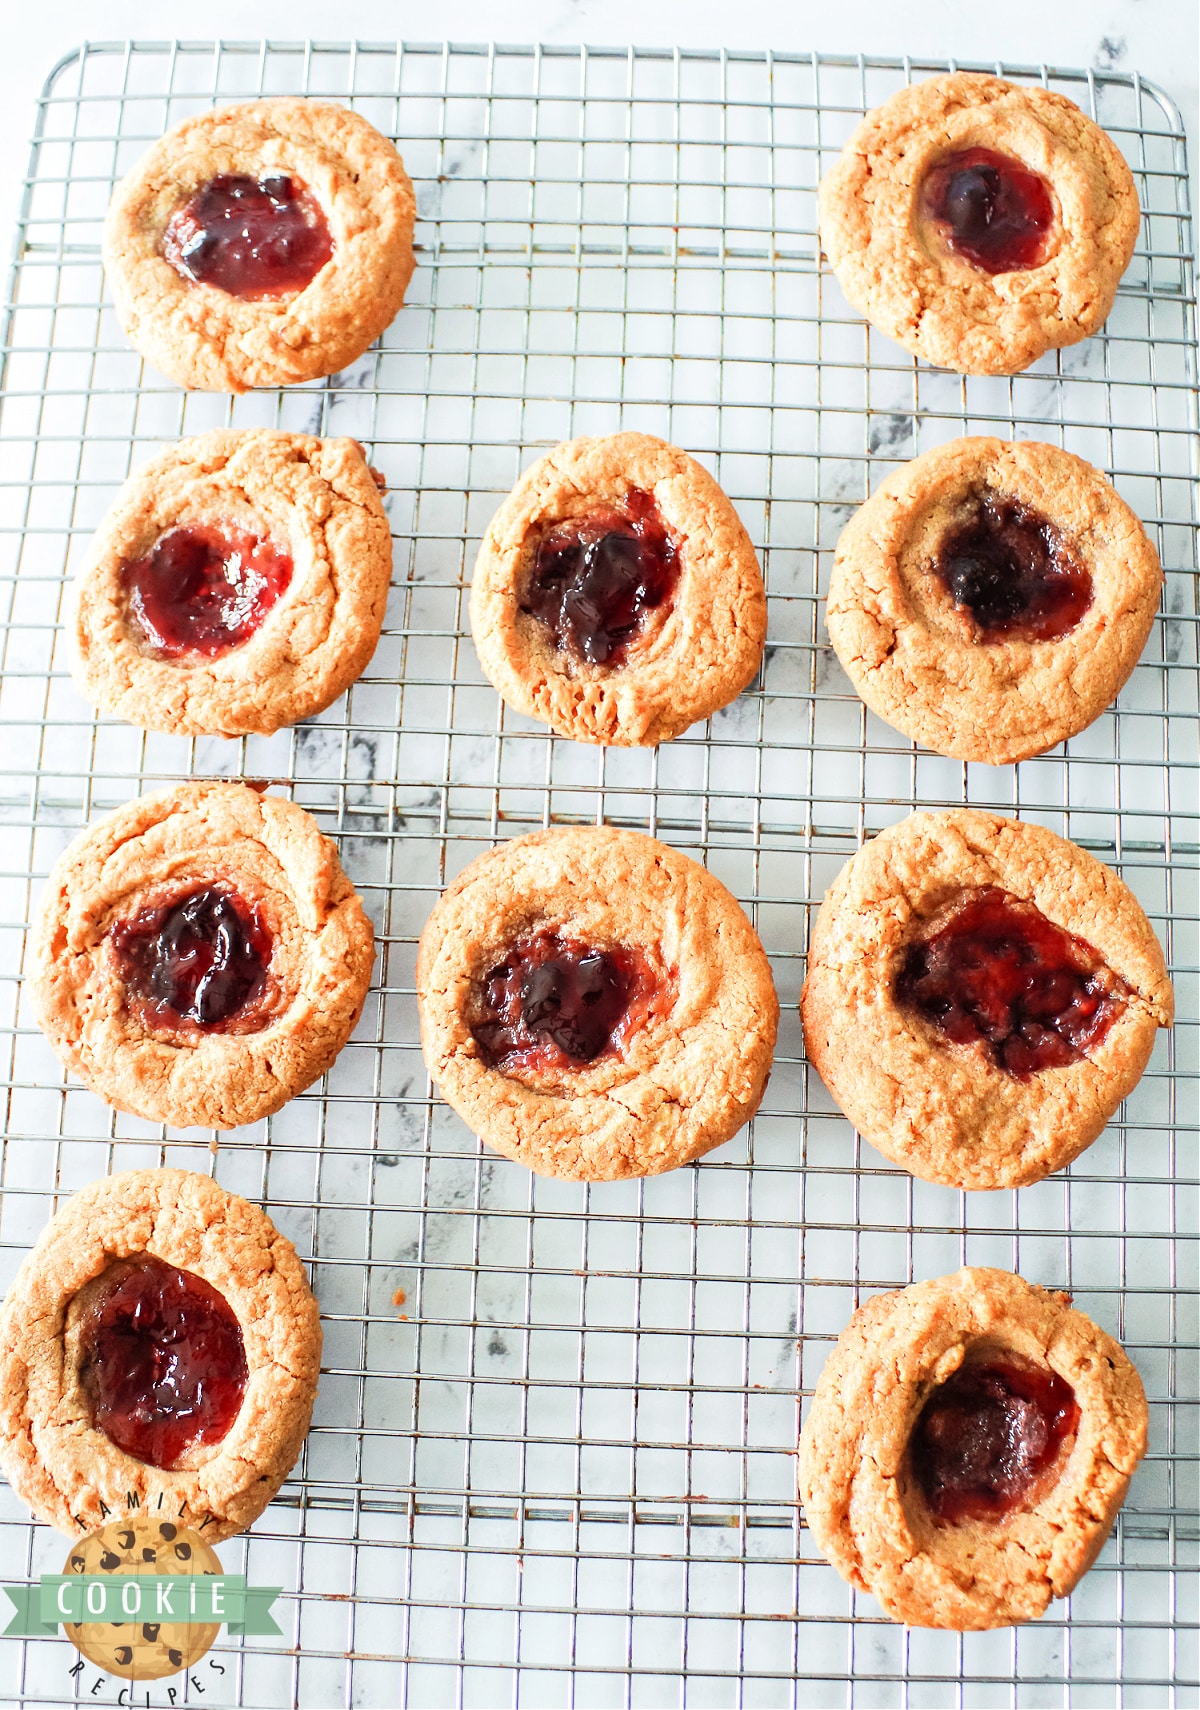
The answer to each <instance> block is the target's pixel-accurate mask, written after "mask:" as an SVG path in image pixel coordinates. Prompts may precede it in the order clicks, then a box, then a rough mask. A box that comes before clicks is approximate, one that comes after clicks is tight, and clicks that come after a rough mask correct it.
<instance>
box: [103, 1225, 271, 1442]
mask: <svg viewBox="0 0 1200 1710" xmlns="http://www.w3.org/2000/svg"><path fill="white" fill-rule="evenodd" d="M101 1285H102V1286H101V1289H100V1292H99V1295H98V1298H97V1299H95V1300H94V1301H93V1303H92V1306H91V1309H90V1312H89V1313H88V1315H87V1317H86V1319H85V1322H84V1324H83V1327H82V1334H81V1338H80V1368H79V1375H80V1380H81V1382H82V1384H83V1389H84V1393H85V1394H86V1395H87V1397H88V1400H89V1401H90V1403H91V1408H92V1424H93V1425H94V1426H95V1427H96V1429H97V1430H100V1431H103V1432H104V1435H105V1436H106V1437H107V1438H108V1440H109V1441H110V1442H111V1443H115V1444H116V1446H117V1448H118V1449H123V1450H124V1451H125V1453H126V1454H127V1455H133V1456H134V1458H135V1459H136V1460H139V1461H144V1462H145V1463H146V1464H147V1465H148V1466H152V1467H166V1468H170V1467H174V1466H178V1464H179V1462H180V1460H181V1459H182V1457H183V1456H184V1455H186V1454H187V1452H188V1451H189V1449H193V1448H196V1447H198V1446H199V1445H201V1444H209V1443H219V1442H220V1441H221V1440H222V1438H223V1437H225V1435H226V1434H227V1433H228V1431H229V1428H230V1426H231V1425H232V1424H233V1422H234V1420H235V1419H236V1418H237V1415H238V1410H239V1408H240V1407H241V1405H242V1396H243V1394H244V1392H245V1388H246V1377H247V1367H246V1350H245V1347H244V1345H243V1342H242V1331H241V1326H240V1325H239V1323H238V1321H237V1319H236V1318H235V1317H234V1314H233V1312H232V1311H231V1309H230V1307H229V1304H228V1302H227V1301H226V1300H225V1297H224V1296H223V1295H221V1294H218V1293H217V1291H216V1289H215V1288H213V1287H212V1286H211V1285H210V1284H209V1283H206V1282H205V1281H204V1279H203V1277H198V1276H195V1275H194V1274H193V1273H192V1272H191V1271H178V1270H176V1269H175V1267H174V1265H168V1264H166V1263H164V1261H163V1260H162V1259H156V1258H153V1257H152V1256H151V1255H150V1254H149V1253H143V1254H141V1255H140V1256H139V1257H137V1258H134V1259H120V1260H118V1261H117V1262H116V1263H115V1264H112V1265H110V1266H109V1268H108V1270H107V1271H106V1272H105V1273H104V1276H103V1278H102V1279H101Z"/></svg>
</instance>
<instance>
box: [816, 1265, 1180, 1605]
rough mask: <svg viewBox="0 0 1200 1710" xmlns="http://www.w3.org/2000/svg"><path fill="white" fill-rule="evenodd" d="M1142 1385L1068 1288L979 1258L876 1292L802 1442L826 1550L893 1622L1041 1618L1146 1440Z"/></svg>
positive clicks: (1094, 1542)
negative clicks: (970, 1265)
mask: <svg viewBox="0 0 1200 1710" xmlns="http://www.w3.org/2000/svg"><path fill="white" fill-rule="evenodd" d="M1146 1427H1147V1408H1146V1397H1145V1393H1144V1392H1143V1389H1142V1384H1141V1380H1140V1378H1139V1377H1138V1374H1137V1372H1136V1370H1135V1369H1134V1367H1133V1366H1132V1365H1131V1363H1130V1361H1129V1359H1128V1358H1127V1356H1126V1354H1125V1351H1124V1349H1123V1348H1121V1346H1120V1344H1119V1343H1117V1342H1114V1341H1113V1339H1112V1337H1111V1336H1107V1335H1105V1333H1104V1331H1103V1330H1100V1329H1098V1328H1097V1326H1096V1325H1095V1324H1093V1323H1092V1322H1091V1320H1090V1319H1089V1318H1085V1317H1084V1315H1083V1313H1082V1312H1077V1311H1075V1310H1074V1309H1073V1308H1072V1306H1071V1299H1070V1296H1069V1295H1066V1294H1057V1293H1053V1292H1051V1291H1050V1290H1048V1289H1043V1288H1036V1287H1034V1286H1033V1285H1032V1284H1030V1283H1027V1282H1026V1281H1025V1280H1024V1279H1023V1278H1022V1277H1019V1276H1014V1275H1012V1274H1011V1273H1010V1272H1008V1271H996V1270H980V1269H965V1270H961V1271H958V1272H956V1273H955V1275H953V1276H949V1277H938V1278H936V1279H935V1280H934V1281H932V1282H924V1283H915V1284H914V1285H913V1286H912V1287H911V1288H905V1289H898V1290H896V1291H895V1292H894V1293H892V1294H877V1295H874V1296H873V1297H872V1298H871V1299H870V1300H868V1301H867V1303H866V1304H865V1305H864V1306H862V1307H860V1308H859V1310H858V1311H857V1312H856V1313H855V1314H854V1317H853V1318H852V1319H851V1320H850V1323H849V1324H848V1325H847V1326H846V1329H845V1330H844V1331H843V1332H842V1334H841V1336H840V1337H839V1339H838V1344H837V1347H836V1348H835V1349H834V1351H833V1353H832V1354H831V1355H830V1356H829V1359H828V1360H827V1362H826V1364H825V1369H824V1371H823V1372H822V1373H821V1377H820V1381H819V1382H818V1384H817V1388H816V1394H815V1395H814V1397H813V1403H812V1409H811V1411H810V1412H809V1415H808V1418H807V1420H806V1422H805V1426H804V1430H803V1432H802V1434H801V1438H800V1462H799V1474H800V1494H801V1497H802V1498H803V1501H804V1513H805V1517H806V1519H807V1520H808V1526H809V1530H810V1531H811V1532H812V1535H813V1538H814V1539H815V1541H816V1544H817V1547H818V1548H819V1549H820V1550H821V1552H822V1554H823V1555H824V1556H826V1557H827V1558H828V1560H829V1561H830V1562H832V1564H833V1566H834V1567H835V1568H836V1569H837V1571H838V1572H839V1573H840V1574H841V1576H842V1578H843V1579H846V1580H849V1582H850V1583H851V1585H856V1586H858V1587H859V1588H860V1589H861V1590H863V1591H870V1592H872V1593H874V1595H875V1596H876V1597H877V1598H878V1599H879V1602H880V1603H881V1604H882V1605H883V1608H884V1611H885V1613H886V1614H888V1615H890V1616H891V1618H892V1620H893V1621H903V1622H906V1623H907V1624H908V1625H909V1626H910V1627H949V1628H952V1629H955V1630H957V1631H959V1632H962V1631H970V1630H974V1629H977V1628H986V1627H1011V1626H1014V1625H1016V1624H1017V1623H1018V1622H1021V1621H1032V1620H1034V1619H1036V1617H1037V1616H1039V1615H1040V1614H1041V1613H1042V1612H1043V1610H1044V1609H1045V1608H1046V1606H1047V1604H1048V1603H1049V1602H1050V1599H1051V1598H1052V1597H1066V1596H1068V1595H1069V1594H1070V1592H1071V1591H1073V1590H1074V1588H1075V1586H1076V1585H1078V1583H1079V1581H1080V1580H1081V1579H1082V1578H1083V1575H1084V1574H1085V1573H1086V1572H1087V1570H1088V1569H1089V1568H1090V1567H1091V1565H1092V1563H1093V1562H1094V1561H1095V1559H1096V1557H1097V1556H1098V1555H1099V1553H1100V1550H1101V1548H1102V1547H1103V1544H1104V1540H1105V1539H1106V1538H1107V1536H1108V1534H1109V1532H1110V1530H1111V1529H1112V1524H1113V1521H1114V1520H1115V1518H1116V1515H1117V1510H1118V1509H1119V1508H1120V1506H1121V1504H1122V1502H1123V1501H1124V1500H1125V1493H1126V1491H1127V1490H1128V1489H1129V1481H1130V1479H1131V1477H1132V1476H1133V1473H1134V1470H1135V1468H1136V1467H1137V1464H1138V1462H1139V1461H1140V1460H1141V1458H1142V1456H1143V1455H1144V1454H1145V1452H1146Z"/></svg>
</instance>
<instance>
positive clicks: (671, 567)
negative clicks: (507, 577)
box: [521, 487, 680, 665]
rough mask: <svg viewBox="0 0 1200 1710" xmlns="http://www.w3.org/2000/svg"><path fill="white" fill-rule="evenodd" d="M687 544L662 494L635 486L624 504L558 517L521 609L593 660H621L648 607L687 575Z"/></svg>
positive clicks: (542, 543)
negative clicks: (682, 553)
mask: <svg viewBox="0 0 1200 1710" xmlns="http://www.w3.org/2000/svg"><path fill="white" fill-rule="evenodd" d="M679 568H680V566H679V543H678V541H677V540H676V538H675V536H674V535H673V534H672V533H671V531H670V530H669V529H668V528H667V525H666V523H665V522H664V521H663V518H662V515H661V513H660V512H659V509H658V506H657V504H656V503H655V502H654V496H653V494H651V493H644V492H642V491H641V489H640V488H635V487H631V488H630V490H629V492H628V493H627V494H626V495H625V500H624V503H623V504H622V506H621V508H620V509H616V508H615V507H612V506H608V507H605V508H604V509H602V510H596V511H594V512H592V513H591V514H590V515H588V516H584V517H572V518H571V519H570V520H569V521H567V522H561V523H556V524H555V525H554V526H553V527H552V528H550V529H548V530H547V532H546V533H545V534H544V535H543V536H542V537H541V539H540V540H539V542H538V545H537V552H536V555H535V558H534V563H533V571H532V575H531V577H530V581H529V585H528V587H527V589H526V590H525V594H524V596H523V598H522V600H521V610H522V611H523V612H527V613H528V614H529V615H530V616H531V617H535V618H536V619H537V620H538V622H539V623H542V624H544V625H545V626H546V628H547V629H548V630H549V631H550V633H551V635H552V636H553V638H554V645H555V646H556V647H557V648H558V649H559V650H560V651H565V652H567V653H570V654H571V655H572V656H573V657H574V658H576V659H578V660H580V661H581V662H584V663H586V664H589V665H619V664H620V663H621V661H622V659H623V658H624V656H625V653H626V651H627V650H628V648H629V645H630V643H631V642H633V641H634V640H635V639H636V637H637V635H638V634H639V632H640V631H641V629H642V628H643V626H644V623H645V619H646V615H647V613H648V612H651V611H654V610H656V609H657V608H658V607H660V606H662V605H663V604H665V603H666V602H667V601H668V600H669V599H670V597H671V595H672V594H673V592H674V590H675V586H676V583H677V582H678V580H679Z"/></svg>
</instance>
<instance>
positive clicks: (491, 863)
mask: <svg viewBox="0 0 1200 1710" xmlns="http://www.w3.org/2000/svg"><path fill="white" fill-rule="evenodd" d="M539 933H542V934H546V933H549V934H554V935H557V937H558V938H559V939H560V940H561V941H565V942H570V943H576V944H579V945H580V946H583V947H584V948H586V949H587V950H589V951H592V952H601V953H603V952H606V951H610V952H613V953H614V955H618V956H619V955H620V954H621V953H622V952H631V953H634V954H635V955H636V956H637V957H638V958H639V964H640V965H641V966H644V967H645V968H646V969H648V970H649V972H650V974H651V975H652V977H653V978H652V990H651V992H650V995H649V998H648V1000H647V1001H646V1002H645V1003H644V1004H642V1005H641V1007H640V1009H639V1011H638V1017H637V1024H636V1025H634V1026H632V1027H630V1028H629V1030H628V1032H627V1033H626V1034H625V1036H624V1037H623V1038H621V1039H620V1040H619V1041H617V1042H616V1044H615V1045H614V1047H613V1048H612V1049H609V1050H606V1051H602V1052H599V1053H597V1054H596V1055H595V1056H594V1057H593V1058H592V1059H591V1060H588V1061H578V1062H575V1063H572V1064H569V1065H564V1063H563V1061H562V1059H561V1057H559V1056H554V1057H553V1059H552V1060H551V1061H549V1062H546V1061H543V1062H542V1063H541V1064H535V1066H533V1067H532V1068H528V1069H518V1070H517V1071H516V1072H514V1073H504V1072H503V1071H502V1070H501V1069H499V1068H492V1067H489V1066H488V1063H487V1061H486V1060H485V1057H484V1054H483V1052H482V1051H481V1048H480V1044H479V1040H478V1038H477V1037H476V1035H477V1033H478V1032H479V1031H480V1030H481V1028H480V1023H481V1015H482V1009H481V1006H482V1004H483V1002H484V997H483V994H484V991H485V988H486V986H487V983H488V980H489V976H490V975H492V974H493V972H494V971H495V970H496V969H497V968H500V967H504V966H505V956H506V954H508V953H509V952H510V950H511V948H512V946H513V945H514V944H517V943H518V942H522V941H524V942H528V941H529V940H530V939H531V938H534V937H535V936H536V935H537V934H539ZM417 1001H418V1005H419V1008H420V1014H421V1040H422V1045H423V1048H424V1052H425V1061H426V1063H427V1065H428V1067H429V1072H430V1074H431V1075H432V1076H433V1079H434V1081H435V1082H436V1083H437V1086H438V1088H439V1090H440V1091H441V1093H442V1095H443V1097H444V1098H445V1099H446V1101H447V1103H449V1104H450V1105H451V1106H452V1107H453V1108H454V1109H455V1110H456V1111H457V1112H458V1114H459V1115H460V1116H461V1117H462V1118H463V1120H464V1121H465V1122H466V1123H467V1125H468V1126H469V1127H470V1128H471V1129H472V1130H473V1131H474V1133H476V1134H478V1135H479V1136H480V1137H481V1138H482V1139H483V1140H485V1141H486V1142H487V1144H488V1145H489V1146H493V1147H494V1148H495V1149H496V1150H497V1151H498V1152H502V1153H503V1154H504V1155H505V1156H506V1157H509V1158H515V1159H516V1160H517V1161H518V1162H520V1163H523V1164H527V1165H528V1166H529V1168H530V1169H533V1170H536V1171H538V1172H539V1173H540V1174H542V1175H552V1176H563V1177H569V1178H572V1179H575V1180H583V1181H608V1180H613V1179H616V1178H619V1177H624V1176H645V1175H657V1174H658V1173H659V1172H661V1171H663V1170H670V1169H674V1168H676V1167H677V1166H678V1165H680V1164H685V1163H688V1162H689V1161H690V1160H691V1159H693V1158H698V1157H699V1156H700V1155H701V1154H702V1153H704V1152H707V1151H709V1150H710V1149H711V1148H712V1147H714V1146H719V1145H720V1144H721V1143H722V1142H723V1141H725V1140H728V1139H730V1138H731V1137H732V1136H733V1135H734V1134H736V1133H737V1131H738V1129H739V1128H741V1126H742V1125H743V1123H745V1122H747V1121H748V1120H749V1118H750V1117H751V1116H753V1114H754V1112H755V1110H756V1109H757V1108H758V1105H759V1101H760V1100H761V1098H762V1094H763V1090H764V1088H765V1086H766V1081H767V1075H768V1073H769V1071H770V1067H771V1056H772V1052H773V1050H774V1045H775V1031H776V1026H777V1023H778V1017H779V1004H778V1000H777V998H776V996H775V987H774V984H773V982H772V979H771V970H770V966H769V964H768V962H767V958H766V955H765V953H764V951H763V948H762V945H761V944H760V943H759V940H758V937H757V934H756V933H755V931H754V928H753V927H752V926H751V924H750V922H749V920H748V919H747V918H746V916H745V914H744V913H743V912H742V910H741V908H740V907H739V905H738V903H737V902H736V901H735V899H734V898H733V897H732V896H731V895H730V893H729V892H728V891H727V890H726V889H725V887H724V886H723V885H722V884H721V883H720V882H719V881H718V880H717V879H715V878H713V876H712V875H711V874H710V873H709V872H707V871H706V870H705V869H704V868H703V867H701V866H699V865H698V864H697V863H696V862H694V861H692V860H690V859H688V857H686V856H684V855H681V854H679V853H678V852H677V851H676V850H674V849H671V848H668V847H667V846H666V845H664V844H661V843H658V842H656V841H655V840H654V839H653V838H649V837H643V836H641V835H640V834H638V833H636V832H631V831H618V830H615V829H612V828H610V827H607V826H604V827H594V828H578V829H576V828H568V829H561V830H549V831H540V832H534V833H532V834H531V835H529V836H525V837H517V838H514V839H513V840H512V841H511V842H509V843H505V844H502V845H501V846H500V847H499V848H497V849H493V850H491V851H489V852H488V853H487V854H485V855H481V856H480V857H479V858H478V859H477V860H475V861H473V862H472V863H471V865H470V866H469V867H468V868H466V870H465V871H464V872H463V873H461V874H460V875H459V877H458V878H457V879H456V880H455V881H454V882H453V884H451V885H450V886H449V887H448V889H447V890H446V891H445V893H444V894H443V896H442V897H441V899H440V901H439V902H438V903H437V905H436V907H435V908H434V910H433V913H432V914H431V915H430V917H429V921H428V923H427V925H426V927H425V930H424V932H423V933H422V935H421V946H420V952H419V955H418V959H417Z"/></svg>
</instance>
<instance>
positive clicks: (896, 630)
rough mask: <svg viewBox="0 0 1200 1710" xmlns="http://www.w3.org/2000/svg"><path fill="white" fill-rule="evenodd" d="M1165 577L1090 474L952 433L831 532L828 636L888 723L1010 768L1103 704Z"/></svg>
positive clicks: (1031, 449) (1039, 451) (1020, 448)
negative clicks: (834, 541)
mask: <svg viewBox="0 0 1200 1710" xmlns="http://www.w3.org/2000/svg"><path fill="white" fill-rule="evenodd" d="M1162 580H1163V578H1162V570H1161V569H1160V568H1159V562H1158V555H1157V553H1156V552H1155V550H1154V548H1153V546H1151V544H1150V542H1149V540H1148V539H1147V538H1146V533H1145V530H1144V529H1143V528H1142V525H1141V523H1140V522H1139V521H1138V519H1137V517H1135V516H1134V514H1133V512H1132V511H1131V510H1130V508H1129V506H1128V505H1127V504H1126V503H1125V501H1124V500H1123V499H1122V498H1121V497H1120V496H1119V495H1118V494H1117V493H1116V492H1115V491H1114V489H1113V488H1112V487H1111V486H1110V484H1109V483H1108V482H1107V481H1106V480H1105V479H1104V476H1103V475H1101V474H1100V472H1099V471H1098V470H1096V469H1093V468H1092V466H1091V464H1090V463H1085V462H1084V461H1083V459H1082V458H1081V457H1072V455H1071V454H1070V452H1067V451H1060V450H1059V449H1058V447H1057V446H1054V445H1039V444H1036V443H1034V442H1032V441H1020V442H1017V443H1010V442H1009V441H1007V440H1002V439H956V440H952V441H951V442H950V443H949V444H947V445H939V446H937V447H935V448H934V450H932V451H927V452H925V453H924V454H923V456H921V457H917V458H915V459H914V460H913V461H912V462H911V463H906V464H905V465H904V467H903V468H901V469H898V470H897V471H896V473H895V474H894V475H890V476H889V477H888V478H887V480H886V481H884V482H883V484H882V485H881V486H880V487H879V488H877V490H876V491H875V492H874V493H873V494H872V495H871V497H870V498H869V499H868V500H867V502H866V504H864V505H862V506H861V507H860V509H859V510H858V512H857V513H856V515H855V516H854V517H853V518H852V519H851V520H850V522H849V523H848V524H847V525H846V527H845V529H844V530H843V531H842V536H841V539H840V540H839V541H838V545H837V554H836V558H835V561H834V568H833V576H832V578H831V580H830V584H829V598H828V602H827V606H826V615H827V621H828V626H829V639H830V641H831V642H832V643H833V647H834V651H835V652H836V653H837V656H838V658H839V659H840V660H841V662H842V665H843V667H844V668H845V671H846V673H847V675H848V676H849V677H850V679H851V681H852V682H853V684H854V686H855V688H856V689H857V690H858V692H859V694H860V695H861V696H862V698H863V700H864V701H865V702H866V703H867V705H868V706H869V707H870V709H871V711H872V712H874V713H878V715H879V717H880V718H882V719H886V721H887V722H888V724H890V725H893V726H894V727H895V728H896V729H897V730H900V731H903V733H904V734H905V735H906V736H911V737H913V738H915V739H916V740H917V741H918V742H923V743H924V744H925V745H926V747H928V748H932V749H934V750H935V751H936V752H937V753H938V754H946V755H949V756H950V757H951V758H953V759H955V760H982V761H986V762H987V763H988V764H989V765H992V766H1002V765H1008V764H1009V763H1011V762H1012V761H1015V760H1024V759H1026V758H1027V757H1028V756H1029V755H1031V754H1041V753H1044V752H1045V750H1046V749H1048V748H1053V747H1054V746H1055V744H1056V743H1059V742H1063V741H1065V740H1066V738H1067V737H1069V736H1074V735H1076V733H1077V732H1079V731H1081V730H1083V729H1085V728H1086V727H1087V726H1088V725H1089V724H1091V722H1092V721H1093V719H1095V718H1097V717H1098V716H1099V715H1100V713H1102V712H1103V711H1104V709H1105V707H1107V706H1109V705H1110V704H1111V702H1112V701H1114V700H1115V699H1116V697H1117V695H1118V693H1119V692H1120V690H1121V687H1122V685H1123V684H1124V683H1125V682H1126V680H1127V679H1128V677H1129V675H1130V673H1131V672H1132V670H1133V668H1134V666H1135V665H1136V664H1137V662H1138V659H1139V657H1140V655H1141V652H1142V649H1143V647H1144V646H1145V645H1146V639H1147V637H1148V636H1149V634H1150V630H1151V627H1152V625H1153V623H1154V614H1155V612H1156V611H1157V609H1158V602H1159V598H1160V595H1161V591H1162Z"/></svg>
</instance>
